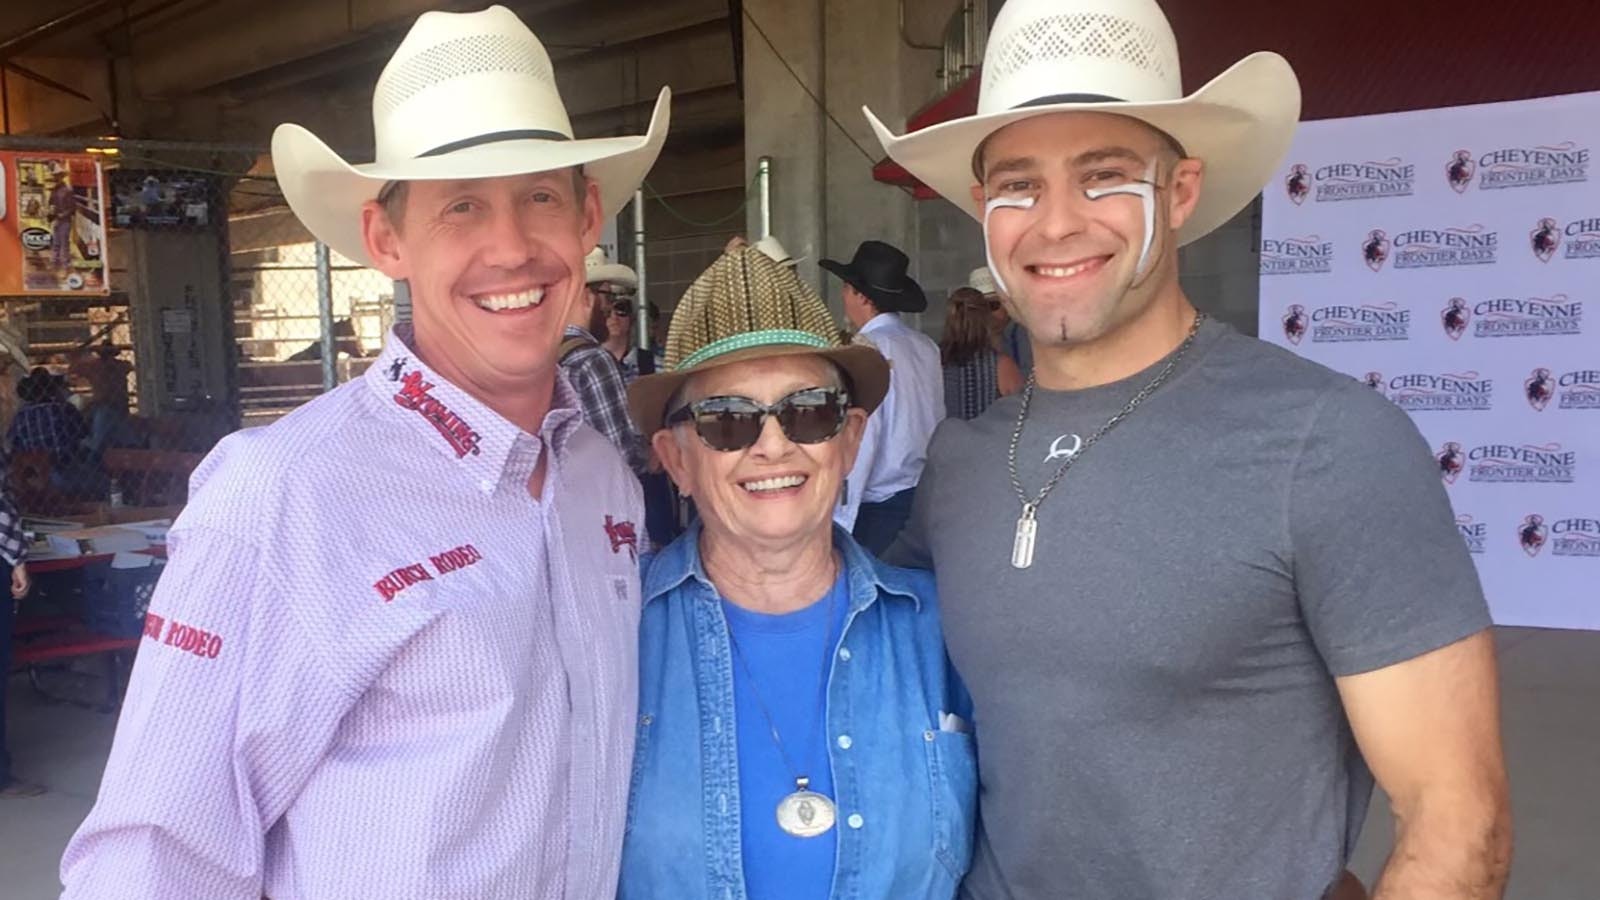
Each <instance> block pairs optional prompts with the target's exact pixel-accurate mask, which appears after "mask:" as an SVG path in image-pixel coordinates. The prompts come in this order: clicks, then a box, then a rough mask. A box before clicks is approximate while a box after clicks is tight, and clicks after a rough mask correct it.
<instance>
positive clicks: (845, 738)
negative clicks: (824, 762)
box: [839, 734, 855, 750]
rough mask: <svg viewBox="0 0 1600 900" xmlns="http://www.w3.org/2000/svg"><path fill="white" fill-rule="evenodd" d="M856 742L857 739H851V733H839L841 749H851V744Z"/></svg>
mask: <svg viewBox="0 0 1600 900" xmlns="http://www.w3.org/2000/svg"><path fill="white" fill-rule="evenodd" d="M854 743H855V741H852V740H850V735H848V734H841V735H839V749H840V750H849V749H850V745H851V744H854Z"/></svg>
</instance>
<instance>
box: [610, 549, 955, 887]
mask: <svg viewBox="0 0 1600 900" xmlns="http://www.w3.org/2000/svg"><path fill="white" fill-rule="evenodd" d="M833 541H834V547H835V548H836V549H837V550H838V551H839V553H840V554H841V556H842V557H843V560H844V565H845V570H846V576H847V581H848V586H849V595H850V609H849V612H848V613H847V615H846V618H845V624H844V631H843V634H842V635H841V637H840V640H839V646H838V648H837V650H836V651H835V652H834V654H833V661H832V670H831V672H830V674H829V677H828V690H827V711H826V718H827V728H828V757H829V764H830V765H831V766H832V771H833V784H834V792H835V797H834V800H835V802H836V804H837V805H838V824H837V825H836V826H835V827H836V828H837V829H838V852H837V857H836V860H835V865H834V873H833V891H832V894H831V896H832V897H834V898H839V900H843V898H861V900H874V898H889V897H892V898H895V900H918V898H950V897H954V896H955V892H956V885H957V884H958V883H959V882H960V880H961V876H962V875H964V874H965V873H966V871H967V866H968V864H969V863H970V861H971V858H972V832H973V816H974V811H975V808H976V805H977V757H976V753H975V751H974V745H973V735H972V733H971V731H970V726H968V725H965V724H958V723H953V722H952V721H951V720H950V719H949V714H954V715H956V716H959V717H960V719H961V720H962V723H965V722H970V721H971V719H972V714H971V713H972V711H971V700H970V699H969V698H968V696H967V692H966V688H965V687H964V686H963V685H962V684H961V682H960V680H959V679H958V678H957V677H956V675H955V673H954V671H953V670H952V669H951V668H950V665H949V662H948V659H947V657H946V656H945V649H944V635H943V632H941V630H940V628H939V609H938V602H937V599H936V596H935V594H934V582H933V576H932V575H931V574H930V573H927V572H918V571H911V570H907V569H897V568H894V567H892V566H887V565H884V564H883V563H881V562H879V561H877V560H876V559H874V558H872V557H871V556H869V555H868V554H867V553H866V551H864V550H862V549H861V548H860V546H858V545H857V544H856V542H855V540H854V539H853V538H851V537H850V535H849V534H848V533H846V532H844V531H843V530H840V529H837V528H835V529H834V535H833ZM699 547H700V526H699V525H698V524H696V525H695V526H694V527H692V528H691V529H690V530H689V531H688V532H686V533H685V534H684V535H683V536H682V537H680V538H678V540H676V541H674V542H673V543H672V544H671V545H670V546H668V547H667V548H666V549H665V550H663V551H662V552H661V554H660V555H659V556H657V557H656V558H655V559H654V560H653V561H651V562H650V563H649V564H648V570H647V572H646V574H645V582H644V612H643V615H642V617H641V619H640V633H639V719H638V738H637V742H636V744H635V747H634V756H633V777H632V786H631V790H630V792H629V797H628V815H627V823H628V824H627V834H626V837H625V838H624V841H623V852H622V880H621V885H620V888H619V891H618V896H619V897H620V898H623V900H645V898H660V897H672V898H674V900H678V898H683V900H690V898H702V897H703V898H715V900H746V893H745V886H744V867H743V861H742V856H741V853H742V848H741V846H740V838H739V835H740V818H739V817H740V804H739V770H738V758H737V751H736V747H737V744H738V735H737V729H736V727H735V723H734V688H733V671H734V670H733V661H732V656H731V651H730V647H729V644H728V624H727V620H726V619H725V618H724V617H723V612H722V606H721V600H720V598H719V596H718V594H717V591H716V589H715V588H714V587H712V585H711V582H710V579H709V578H707V577H706V573H705V569H704V568H703V566H702V565H701V562H700V549H699Z"/></svg>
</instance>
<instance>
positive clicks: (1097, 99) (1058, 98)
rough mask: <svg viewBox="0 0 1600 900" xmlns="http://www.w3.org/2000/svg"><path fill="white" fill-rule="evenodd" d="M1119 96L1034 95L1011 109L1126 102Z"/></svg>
mask: <svg viewBox="0 0 1600 900" xmlns="http://www.w3.org/2000/svg"><path fill="white" fill-rule="evenodd" d="M1126 102H1128V101H1126V100H1124V99H1122V98H1121V97H1109V96H1106V95H1105V94H1051V95H1050V96H1048V97H1035V98H1034V99H1032V100H1029V101H1028V102H1027V103H1018V104H1017V105H1016V106H1013V107H1011V108H1012V109H1027V108H1028V107H1030V106H1055V105H1056V104H1058V103H1126Z"/></svg>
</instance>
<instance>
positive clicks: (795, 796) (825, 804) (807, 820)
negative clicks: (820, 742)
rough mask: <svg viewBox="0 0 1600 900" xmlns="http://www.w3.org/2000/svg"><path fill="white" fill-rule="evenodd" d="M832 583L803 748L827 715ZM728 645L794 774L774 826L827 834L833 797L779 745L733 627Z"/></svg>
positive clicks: (796, 833) (796, 832)
mask: <svg viewBox="0 0 1600 900" xmlns="http://www.w3.org/2000/svg"><path fill="white" fill-rule="evenodd" d="M833 577H834V581H838V578H839V575H838V571H837V569H836V570H835V572H834V576H833ZM833 595H834V586H833V583H832V582H830V583H829V586H828V618H827V624H826V626H825V627H824V628H823V632H822V676H821V682H822V683H821V685H820V686H819V687H818V688H817V718H816V722H817V724H816V728H815V729H814V730H813V732H812V737H813V740H812V741H811V742H810V743H809V744H807V745H806V746H807V748H812V747H815V746H816V744H817V738H820V737H821V729H822V726H823V720H824V719H825V718H826V716H827V691H828V662H829V661H830V660H831V659H832V658H833V651H832V648H830V647H829V646H828V644H829V641H828V639H829V638H830V637H832V636H833V600H834V597H833ZM728 644H729V646H731V647H732V648H733V658H734V659H736V660H738V662H739V670H740V671H742V672H743V673H744V677H745V679H746V680H748V681H749V682H750V696H752V697H754V698H755V701H756V706H757V707H758V708H759V709H760V710H761V717H762V718H764V719H766V720H767V731H768V733H769V734H771V735H772V742H773V743H774V744H776V745H777V747H778V755H779V756H781V757H782V758H783V764H784V766H786V767H787V768H788V769H789V771H791V772H794V773H796V774H795V778H794V790H793V791H791V792H790V793H788V794H785V795H784V797H783V799H781V800H779V801H778V809H777V816H778V827H779V828H782V829H783V830H784V831H785V832H786V833H788V834H792V835H794V836H795V837H800V838H812V837H816V836H818V835H821V834H827V833H828V829H830V828H832V827H833V824H834V822H835V821H837V820H838V818H839V814H838V810H837V809H836V808H835V807H834V805H833V800H832V799H831V798H830V797H828V795H826V794H820V793H817V792H816V791H813V790H811V778H810V776H808V775H805V774H803V773H801V772H800V767H799V766H797V765H795V764H794V761H793V760H791V759H790V758H789V751H788V750H787V749H786V748H785V747H784V746H783V738H782V736H780V735H779V734H778V725H777V722H776V721H774V720H773V718H772V713H770V712H768V711H767V703H766V701H765V700H763V699H761V691H760V690H758V689H757V688H756V680H755V678H754V676H752V675H751V674H750V665H749V664H748V663H746V662H745V659H744V653H743V652H742V651H741V650H740V649H739V641H738V639H737V638H735V637H734V636H733V629H731V628H730V629H728Z"/></svg>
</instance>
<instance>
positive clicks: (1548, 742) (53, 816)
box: [0, 628, 1600, 900]
mask: <svg viewBox="0 0 1600 900" xmlns="http://www.w3.org/2000/svg"><path fill="white" fill-rule="evenodd" d="M1497 638H1498V641H1499V645H1500V652H1501V656H1500V664H1501V681H1502V684H1503V686H1504V705H1505V713H1504V715H1505V736H1506V751H1507V754H1508V758H1509V763H1510V768H1511V782H1512V796H1513V803H1514V808H1515V815H1516V826H1517V856H1516V864H1515V868H1514V871H1513V874H1512V878H1511V888H1510V891H1509V892H1508V893H1507V894H1506V896H1507V897H1508V898H1511V900H1592V898H1597V897H1600V633H1593V632H1579V631H1546V630H1536V629H1527V628H1502V629H1498V633H1497ZM11 701H12V702H11V750H12V755H13V758H14V760H15V763H14V765H15V767H16V770H17V773H18V775H19V776H20V777H22V778H25V779H27V780H30V781H34V782H37V783H41V784H44V785H46V786H48V787H49V788H50V792H49V793H47V794H45V795H44V796H41V797H36V798H31V799H27V800H0V896H4V897H5V898H6V900H42V898H48V897H55V896H56V895H57V893H58V892H59V886H58V884H57V880H56V868H57V864H58V862H59V860H60V857H61V849H62V847H63V846H64V845H65V844H66V841H67V838H68V837H70V836H71V835H72V832H73V830H74V829H76V828H77V826H78V823H79V822H80V821H82V819H83V817H84V815H85V814H86V813H87V812H88V810H89V807H90V806H91V805H92V804H93V802H94V794H95V789H96V787H97V785H98V784H99V780H100V769H101V766H102V765H103V763H104V760H105V757H106V754H107V753H108V752H109V750H110V748H111V735H112V730H113V727H114V725H115V721H114V719H113V717H111V716H105V715H99V714H96V713H92V712H86V711H83V710H79V709H75V708H72V707H66V706H58V705H52V704H46V703H42V702H40V701H39V700H38V699H37V698H36V697H35V696H34V695H33V694H32V693H31V692H30V691H29V690H28V688H27V687H26V685H25V684H24V683H23V682H22V680H21V679H13V680H12V683H11ZM1392 838H1393V829H1392V827H1391V824H1390V819H1389V811H1388V807H1387V805H1386V804H1385V803H1384V802H1383V799H1382V798H1381V797H1379V798H1377V801H1376V802H1375V803H1374V805H1373V809H1372V815H1371V817H1370V818H1369V819H1368V824H1367V828H1366V832H1365V834H1364V835H1363V836H1362V840H1361V846H1360V847H1359V848H1358V849H1357V852H1356V858H1355V860H1354V861H1353V863H1352V868H1354V869H1355V871H1356V872H1357V874H1359V875H1361V877H1362V878H1363V880H1365V881H1367V883H1368V884H1371V883H1372V880H1373V878H1374V876H1375V875H1376V874H1377V872H1378V871H1379V869H1380V868H1381V867H1382V865H1383V860H1384V857H1385V855H1386V854H1387V852H1388V848H1389V845H1390V841H1391V840H1392ZM175 900H176V898H175Z"/></svg>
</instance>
